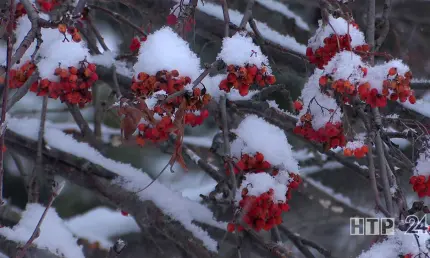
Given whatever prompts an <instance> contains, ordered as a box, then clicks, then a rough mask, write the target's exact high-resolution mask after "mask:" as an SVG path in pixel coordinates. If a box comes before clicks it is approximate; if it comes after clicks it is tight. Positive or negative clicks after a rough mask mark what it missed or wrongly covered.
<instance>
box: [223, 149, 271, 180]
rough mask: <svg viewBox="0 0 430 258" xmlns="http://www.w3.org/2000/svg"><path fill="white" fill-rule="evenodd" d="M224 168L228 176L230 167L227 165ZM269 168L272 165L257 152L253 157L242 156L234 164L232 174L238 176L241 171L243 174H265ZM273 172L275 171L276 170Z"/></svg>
mask: <svg viewBox="0 0 430 258" xmlns="http://www.w3.org/2000/svg"><path fill="white" fill-rule="evenodd" d="M224 168H225V169H226V173H227V175H229V174H230V167H229V166H228V163H225V164H224ZM270 168H272V165H271V164H270V163H269V162H268V161H266V160H264V155H263V154H262V153H260V152H257V153H256V154H255V155H254V156H252V155H249V154H242V156H241V158H240V160H239V161H238V162H236V164H235V166H234V173H235V174H239V172H241V171H243V172H244V173H262V172H266V171H267V170H269V169H270ZM274 170H275V171H277V169H274ZM275 173H276V172H275ZM272 175H273V173H272Z"/></svg>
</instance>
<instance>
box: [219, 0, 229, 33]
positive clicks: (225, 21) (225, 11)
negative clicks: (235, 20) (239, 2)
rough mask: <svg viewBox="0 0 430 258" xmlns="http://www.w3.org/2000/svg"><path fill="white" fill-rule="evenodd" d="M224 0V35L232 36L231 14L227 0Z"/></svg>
mask: <svg viewBox="0 0 430 258" xmlns="http://www.w3.org/2000/svg"><path fill="white" fill-rule="evenodd" d="M221 1H222V14H223V16H224V37H229V36H230V15H229V14H228V4H227V0H221Z"/></svg>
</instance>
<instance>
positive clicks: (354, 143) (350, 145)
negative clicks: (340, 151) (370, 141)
mask: <svg viewBox="0 0 430 258" xmlns="http://www.w3.org/2000/svg"><path fill="white" fill-rule="evenodd" d="M363 146H364V142H363V141H351V142H347V143H346V146H345V148H347V149H351V150H355V149H359V148H361V147H363Z"/></svg>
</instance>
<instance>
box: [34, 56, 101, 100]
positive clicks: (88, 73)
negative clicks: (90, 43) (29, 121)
mask: <svg viewBox="0 0 430 258" xmlns="http://www.w3.org/2000/svg"><path fill="white" fill-rule="evenodd" d="M54 75H56V76H58V78H59V81H58V82H54V81H50V80H48V79H42V80H40V81H39V84H34V85H32V87H31V88H30V91H32V92H36V93H37V95H38V96H46V95H47V96H49V97H50V98H53V99H57V98H58V97H59V98H60V100H61V101H62V102H67V103H70V104H79V106H80V107H81V108H82V107H84V106H85V104H86V103H88V102H90V101H91V99H92V94H91V86H92V85H93V84H94V82H96V81H97V80H98V75H97V73H96V65H95V64H92V63H88V62H87V61H85V60H84V61H81V62H80V64H79V67H75V66H70V67H69V68H68V69H65V68H61V67H60V66H59V67H57V68H56V69H55V71H54Z"/></svg>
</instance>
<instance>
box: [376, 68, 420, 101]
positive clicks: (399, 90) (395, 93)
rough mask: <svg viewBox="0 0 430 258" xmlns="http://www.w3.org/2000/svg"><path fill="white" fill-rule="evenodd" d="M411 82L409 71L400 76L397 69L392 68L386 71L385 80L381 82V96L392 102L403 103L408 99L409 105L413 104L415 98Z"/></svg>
mask: <svg viewBox="0 0 430 258" xmlns="http://www.w3.org/2000/svg"><path fill="white" fill-rule="evenodd" d="M411 80H412V73H411V72H410V71H408V72H406V73H405V74H404V75H400V74H398V72H397V68H395V67H392V68H390V70H388V75H387V80H384V82H383V85H382V86H383V89H382V94H383V95H384V96H387V97H388V96H389V97H390V100H392V101H397V100H400V102H402V103H403V102H406V100H407V99H409V102H410V103H411V104H415V102H416V98H415V96H414V95H413V91H412V90H411ZM390 93H391V94H390Z"/></svg>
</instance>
